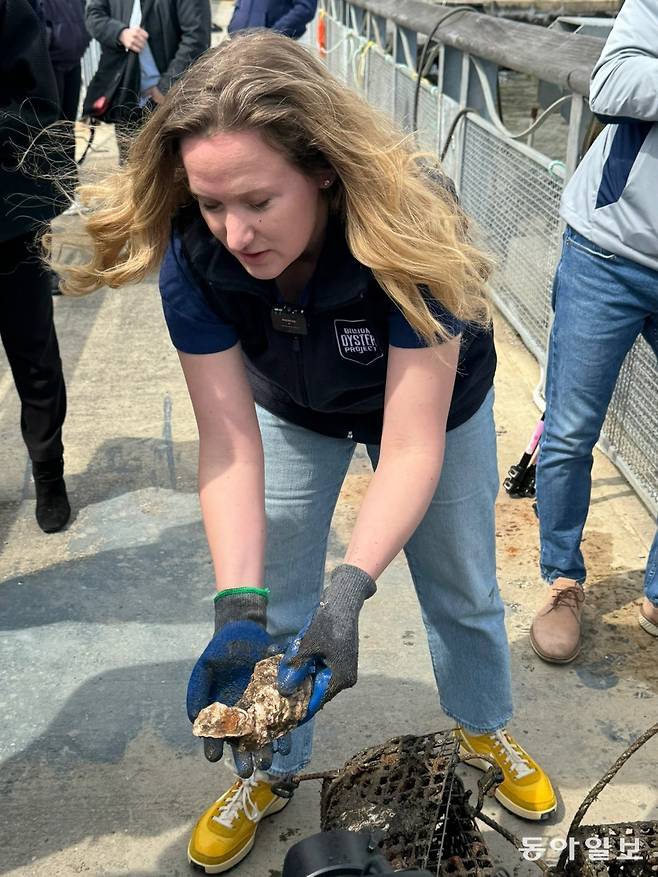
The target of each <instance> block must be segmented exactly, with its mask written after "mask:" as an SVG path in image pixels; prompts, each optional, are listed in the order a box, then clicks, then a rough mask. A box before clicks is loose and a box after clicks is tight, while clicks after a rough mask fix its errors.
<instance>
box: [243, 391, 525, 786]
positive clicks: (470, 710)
mask: <svg viewBox="0 0 658 877" xmlns="http://www.w3.org/2000/svg"><path fill="white" fill-rule="evenodd" d="M492 406H493V391H491V392H490V393H489V395H488V397H487V399H486V400H485V401H484V402H483V404H482V406H481V407H480V409H479V411H477V412H476V414H475V415H473V417H471V419H470V420H468V421H467V422H466V423H464V424H462V425H461V426H459V427H457V428H456V429H454V430H451V431H450V432H449V433H448V435H447V441H446V451H445V460H444V463H443V470H442V473H441V479H440V483H439V486H438V488H437V491H436V495H435V497H434V499H433V501H432V504H431V506H430V508H429V510H428V512H427V514H426V515H425V518H424V519H423V521H422V522H421V524H420V525H419V527H418V529H417V530H416V532H415V533H414V535H413V536H412V538H411V539H410V540H409V543H408V544H407V546H406V547H405V553H406V556H407V561H408V563H409V568H410V571H411V576H412V579H413V583H414V585H415V588H416V593H417V594H418V599H419V600H420V605H421V610H422V617H423V621H424V624H425V627H426V630H427V635H428V640H429V648H430V653H431V656H432V663H433V667H434V673H435V677H436V682H437V686H438V688H439V691H440V702H441V707H442V709H443V710H444V712H446V713H447V714H448V715H449V716H451V717H452V718H453V719H455V720H456V721H457V722H459V723H460V724H461V725H462V726H463V727H465V728H466V729H468V730H471V731H474V732H478V733H484V732H485V731H493V730H497V729H498V728H501V727H503V726H504V725H505V724H506V723H507V721H508V720H509V718H510V716H511V714H512V696H511V684H510V670H509V652H508V644H507V636H506V633H505V625H504V613H505V610H504V607H503V603H502V600H501V598H500V595H499V593H498V585H497V582H496V558H495V527H494V502H495V499H496V493H497V491H498V471H497V466H496V433H495V429H494V421H493V411H492ZM258 417H259V421H260V428H261V433H262V437H263V445H264V449H265V503H266V511H267V527H268V530H267V551H266V563H265V581H266V583H267V585H268V587H269V588H270V602H269V605H268V629H269V631H270V633H271V634H272V635H273V637H274V638H275V639H276V640H277V641H287V640H288V639H289V638H290V637H292V636H293V635H294V634H296V633H297V632H298V631H299V629H300V628H301V627H302V626H303V624H304V622H305V621H306V619H307V617H308V616H309V615H310V613H311V612H312V611H313V610H314V609H315V607H316V605H317V603H318V600H319V597H320V592H321V590H322V587H323V585H324V566H325V557H326V553H327V540H328V537H329V528H330V525H331V518H332V515H333V512H334V507H335V505H336V500H337V498H338V494H339V491H340V488H341V485H342V483H343V479H344V478H345V475H346V473H347V469H348V466H349V464H350V460H351V459H352V455H353V453H354V450H355V447H356V445H355V443H354V442H353V441H352V440H351V439H347V438H345V439H339V438H330V437H327V436H324V435H320V434H318V433H315V432H311V431H310V430H307V429H303V428H301V427H299V426H295V425H294V424H291V423H289V422H288V421H286V420H282V419H281V418H279V417H275V416H274V415H272V414H270V413H269V412H267V411H264V410H263V409H259V411H258ZM367 451H368V455H369V457H370V460H371V461H372V464H373V466H374V467H376V465H377V460H378V457H379V446H378V445H368V446H367ZM367 610H368V606H367V604H366V607H365V610H364V624H367V614H368V611H367ZM320 715H321V714H320ZM312 726H313V723H312V722H309V723H308V724H306V725H303V726H302V727H301V728H297V729H295V731H294V732H293V734H292V746H291V751H290V753H289V754H288V755H286V756H281V755H276V756H275V761H274V763H273V765H272V768H271V770H270V771H269V772H270V773H271V774H273V775H279V776H282V775H286V774H291V773H295V772H297V771H299V770H301V769H302V768H303V767H304V766H305V765H306V764H308V762H309V760H310V757H311V747H312V742H313V727H312Z"/></svg>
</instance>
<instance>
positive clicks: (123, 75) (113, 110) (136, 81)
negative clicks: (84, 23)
mask: <svg viewBox="0 0 658 877" xmlns="http://www.w3.org/2000/svg"><path fill="white" fill-rule="evenodd" d="M140 85H141V73H140V68H139V55H138V54H137V53H136V52H126V51H124V50H123V49H121V50H120V51H119V50H117V51H114V50H107V49H106V50H105V51H104V52H103V54H102V55H101V60H100V64H99V65H98V69H97V70H96V72H95V73H94V75H93V77H92V80H91V82H90V83H89V86H88V88H87V92H86V94H85V99H84V101H83V103H82V116H83V117H85V116H87V117H89V118H90V119H92V120H97V121H99V122H124V121H128V119H129V118H130V116H131V114H132V113H133V111H134V110H135V109H136V107H138V106H139V95H140Z"/></svg>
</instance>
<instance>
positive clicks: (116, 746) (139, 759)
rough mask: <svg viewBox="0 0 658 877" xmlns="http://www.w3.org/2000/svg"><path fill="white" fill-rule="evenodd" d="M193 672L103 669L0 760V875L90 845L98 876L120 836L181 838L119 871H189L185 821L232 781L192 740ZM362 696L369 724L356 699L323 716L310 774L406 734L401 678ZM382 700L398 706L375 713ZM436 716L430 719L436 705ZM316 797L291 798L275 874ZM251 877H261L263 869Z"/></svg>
mask: <svg viewBox="0 0 658 877" xmlns="http://www.w3.org/2000/svg"><path fill="white" fill-rule="evenodd" d="M189 670H190V666H189V664H188V663H187V662H168V663H158V664H148V665H143V666H135V667H122V668H120V669H117V670H113V671H110V672H107V673H100V674H98V675H96V676H94V677H92V678H90V679H88V681H86V682H85V683H84V684H82V685H81V686H80V687H79V688H78V689H77V690H76V691H75V692H74V694H73V695H72V696H71V697H70V698H69V699H68V700H67V701H66V702H65V703H64V705H63V707H62V708H61V710H60V711H59V713H58V714H57V716H56V718H55V719H54V720H53V721H52V722H51V724H50V725H49V726H48V728H47V729H46V730H45V731H44V732H43V733H42V734H41V735H40V736H39V737H37V738H36V739H35V740H34V741H33V742H32V743H30V744H29V745H28V746H26V747H25V749H23V750H22V751H20V752H17V753H16V754H15V755H14V756H12V757H10V758H8V759H7V760H6V761H5V762H4V764H3V771H2V781H1V788H2V794H1V797H0V819H1V820H2V823H3V824H4V825H5V826H7V825H9V826H11V829H10V832H9V833H8V836H7V837H6V840H5V841H4V842H3V856H2V865H0V873H6V872H7V871H10V870H11V869H12V868H17V867H21V866H27V865H30V864H31V866H32V867H33V868H34V869H35V872H36V870H37V863H38V862H39V860H41V859H43V858H45V857H47V856H49V855H51V854H53V853H56V852H58V851H61V850H66V849H68V848H73V847H76V846H77V845H78V844H81V843H83V842H84V841H85V840H88V839H93V840H97V841H100V842H101V846H103V847H104V851H103V853H102V857H103V858H102V862H103V866H104V867H103V866H101V867H97V866H98V865H100V864H101V863H100V862H98V863H95V862H93V861H90V859H89V854H87V859H86V860H85V864H86V866H87V867H86V868H84V869H81V870H90V871H91V872H92V873H102V874H103V875H105V874H106V873H108V872H109V873H111V871H112V866H114V865H116V864H118V862H117V859H118V861H119V862H120V861H121V859H122V857H123V855H125V851H124V853H123V854H122V853H121V852H120V850H121V841H122V839H123V842H124V846H126V845H128V844H130V843H132V846H133V848H134V847H135V846H137V847H138V846H139V838H142V837H143V838H144V839H145V842H148V843H149V845H150V844H152V842H153V839H155V838H157V837H158V836H159V835H162V834H163V833H165V832H171V831H172V830H174V831H175V830H180V832H181V837H180V840H179V841H177V842H176V843H175V844H174V845H172V846H171V847H168V848H167V850H166V851H165V852H164V853H163V854H162V856H161V859H160V861H161V863H162V864H161V866H158V868H157V869H156V870H154V871H144V872H138V871H137V869H134V870H133V869H132V868H131V869H130V870H128V871H127V872H126V871H125V870H123V869H121V870H117V873H121V874H125V873H129V874H131V877H137V874H138V873H141V874H143V875H146V874H148V875H152V877H171V875H177V874H179V873H185V870H186V868H185V869H183V868H181V867H180V866H181V864H183V865H185V843H186V841H187V832H188V831H189V830H190V829H191V826H192V820H193V819H194V818H196V817H197V816H198V815H199V814H200V813H201V812H202V810H203V809H205V808H206V807H207V806H208V804H209V803H210V802H211V801H212V795H213V793H215V792H216V791H217V786H218V783H219V782H221V783H222V785H223V786H224V787H226V786H227V785H228V783H229V782H230V780H229V774H228V772H227V771H226V769H225V768H224V767H223V766H222V767H218V766H215V765H208V764H207V762H205V761H204V759H203V758H202V756H201V752H200V747H199V741H198V740H197V739H196V738H194V737H192V735H191V732H190V727H189V723H188V721H187V717H186V716H185V712H184V692H185V685H186V683H187V677H188V674H189ZM414 689H415V690H414V700H416V699H418V702H419V703H421V704H422V703H424V702H428V703H436V692H435V691H434V689H433V688H431V687H430V686H427V685H415V686H414ZM359 699H360V700H361V701H362V702H367V703H368V704H369V710H368V715H367V716H360V717H356V716H355V715H354V710H353V702H354V698H353V697H349V696H346V697H344V698H340V699H338V700H337V701H336V702H334V704H332V705H331V709H328V710H327V715H326V721H324V722H323V723H322V725H321V727H320V729H319V732H318V734H317V743H316V749H317V750H318V753H317V754H318V758H317V759H316V760H315V761H314V768H315V767H316V764H318V763H319V769H323V768H329V767H336V766H339V765H340V764H342V763H343V762H344V761H345V760H346V759H347V758H348V757H350V756H351V755H352V754H354V752H356V751H358V750H359V749H360V748H362V747H363V746H365V745H370V743H371V742H380V741H383V740H385V739H388V738H389V737H391V736H394V735H395V734H396V733H400V732H403V733H405V732H409V730H410V727H409V716H408V713H409V711H410V710H409V689H408V686H407V685H406V684H405V682H404V681H403V680H397V679H392V678H389V677H381V676H376V675H375V676H373V675H366V674H364V675H363V677H362V678H361V680H360V682H359ZM382 700H384V701H386V702H388V703H389V704H393V705H396V704H397V705H398V706H397V707H395V708H394V711H393V712H392V713H391V712H390V711H389V712H388V713H387V712H386V711H384V712H383V713H381V712H379V707H380V705H381V704H380V702H381V701H382ZM341 701H342V702H341ZM371 706H372V711H371V710H370V707H371ZM398 709H400V710H401V712H400V713H398V712H397V710H398ZM411 712H412V713H413V710H411ZM420 712H421V713H424V709H423V708H422V707H421V709H420ZM433 712H434V717H435V721H436V714H437V710H436V708H434V710H433ZM375 716H376V717H377V719H378V723H377V728H376V729H374V728H373V727H372V722H373V718H374V717H375ZM323 718H325V717H323ZM424 718H425V717H424ZM437 726H440V725H437ZM445 726H446V725H445V724H444V725H443V727H445ZM345 728H350V733H349V734H346V733H345ZM311 786H314V789H311V788H310V787H311ZM318 789H319V786H318V784H315V783H305V784H304V789H303V790H300V791H303V792H304V797H303V798H302V799H301V800H305V801H306V800H307V801H308V802H313V803H309V804H308V805H307V806H306V807H302V808H299V807H298V806H297V807H296V806H295V805H299V803H301V801H300V802H298V801H297V800H295V801H293V802H292V806H291V807H290V808H289V810H287V811H285V812H284V813H283V814H281V817H279V818H278V819H277V821H276V822H277V825H276V830H277V832H281V834H280V835H279V840H280V841H281V844H282V845H280V849H279V848H277V850H276V851H274V852H276V862H274V863H273V865H272V867H273V868H275V867H280V866H281V863H282V861H283V854H284V853H285V849H286V848H287V847H288V846H289V845H290V844H291V843H293V842H294V839H295V838H294V837H293V835H296V834H297V831H298V830H301V831H303V832H304V833H310V832H311V831H313V830H317V828H316V827H315V826H316V824H317V822H318V820H319V807H318V809H317V811H315V812H310V813H309V812H308V811H309V807H311V808H313V809H314V808H315V806H316V804H315V802H317V792H318ZM272 824H273V823H272ZM307 826H308V832H307ZM284 829H286V831H284ZM114 835H117V836H118V843H119V852H118V853H117V852H114V854H112V850H109V849H108V848H107V846H106V844H107V845H109V841H103V839H105V838H110V839H111V838H112V837H113V836H114ZM291 838H292V839H291ZM266 850H267V846H264V848H263V851H264V852H265V851H266ZM99 855H101V854H100V853H99ZM108 859H109V861H108ZM113 860H114V861H113ZM105 868H108V871H106V870H105ZM55 873H57V872H55ZM246 873H256V872H249V871H247V872H246ZM257 873H258V874H259V875H261V874H263V875H266V874H267V869H265V868H263V869H259V870H258V871H257Z"/></svg>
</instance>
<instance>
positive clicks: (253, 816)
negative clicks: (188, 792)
mask: <svg viewBox="0 0 658 877" xmlns="http://www.w3.org/2000/svg"><path fill="white" fill-rule="evenodd" d="M259 782H261V780H260V779H259V778H258V777H257V776H256V774H255V773H254V774H252V776H250V777H249V779H246V780H242V782H241V784H240V785H239V786H237V788H236V789H235V791H234V792H233V794H232V795H231V797H230V798H229V799H228V800H227V801H226V803H225V804H224V806H223V807H222V812H221V813H220V814H219V815H217V816H213V820H214V821H215V822H217V823H219V825H223V826H224V827H225V828H231V827H232V826H233V823H234V822H235V819H236V818H237V816H238V814H239V813H240V811H241V810H242V811H244V815H245V816H246V817H247V819H249V820H250V821H251V822H258V820H259V819H260V810H259V809H258V806H257V805H256V804H255V803H254V800H253V798H252V797H251V790H252V789H253V788H254V787H255V786H257V785H258V783H259Z"/></svg>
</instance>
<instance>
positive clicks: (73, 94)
mask: <svg viewBox="0 0 658 877" xmlns="http://www.w3.org/2000/svg"><path fill="white" fill-rule="evenodd" d="M54 72H55V80H56V82H57V91H58V94H59V115H60V119H61V120H62V122H63V123H66V124H62V125H61V128H60V144H61V149H62V153H63V154H62V156H61V158H62V159H63V162H62V169H63V171H64V174H65V179H63V180H62V182H64V183H65V185H66V188H67V191H68V193H69V194H70V195H71V196H73V191H74V189H75V187H76V186H77V184H78V169H77V165H76V163H75V120H76V119H77V118H78V104H79V101H80V85H81V79H80V77H81V67H80V64H77V65H76V66H75V67H73V69H71V70H59V69H55V71H54Z"/></svg>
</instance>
